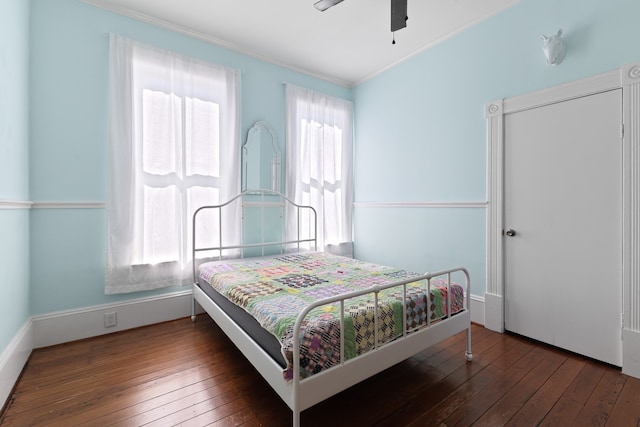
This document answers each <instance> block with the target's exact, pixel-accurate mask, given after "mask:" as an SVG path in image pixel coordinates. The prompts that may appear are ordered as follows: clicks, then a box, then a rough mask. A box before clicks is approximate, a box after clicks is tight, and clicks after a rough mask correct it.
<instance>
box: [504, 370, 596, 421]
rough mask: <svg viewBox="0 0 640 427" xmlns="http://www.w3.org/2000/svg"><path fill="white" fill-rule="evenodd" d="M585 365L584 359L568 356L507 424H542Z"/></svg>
mask: <svg viewBox="0 0 640 427" xmlns="http://www.w3.org/2000/svg"><path fill="white" fill-rule="evenodd" d="M584 366H585V362H584V361H583V360H580V359H578V358H576V357H568V358H567V360H565V362H564V363H563V364H562V366H560V368H559V369H558V370H557V371H555V372H554V373H553V374H552V375H550V376H549V377H548V379H547V380H546V382H545V383H544V384H543V385H542V387H540V389H539V390H538V391H537V392H536V393H535V394H534V395H533V396H532V397H531V398H530V399H529V400H528V401H527V402H526V404H524V405H523V406H522V408H520V410H519V411H518V412H517V413H516V414H515V415H514V416H513V418H511V419H510V420H509V422H508V423H507V425H508V426H511V427H526V426H531V425H538V424H540V423H541V422H542V420H544V419H545V417H546V416H547V414H548V413H549V412H550V411H551V409H552V408H553V406H554V404H555V403H556V402H557V401H558V399H559V398H560V397H561V396H562V393H564V391H565V390H566V389H567V387H568V386H569V384H571V382H572V381H573V380H574V379H575V378H576V377H577V376H578V374H579V373H580V371H581V370H582V368H584Z"/></svg>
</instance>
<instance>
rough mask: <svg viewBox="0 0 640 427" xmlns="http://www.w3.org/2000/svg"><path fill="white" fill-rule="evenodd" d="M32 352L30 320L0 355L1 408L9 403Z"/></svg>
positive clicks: (31, 326) (31, 325)
mask: <svg viewBox="0 0 640 427" xmlns="http://www.w3.org/2000/svg"><path fill="white" fill-rule="evenodd" d="M32 350H33V324H32V322H31V319H29V320H27V322H26V323H25V324H24V326H22V328H20V331H18V333H17V334H16V336H15V337H14V338H13V339H12V340H11V342H10V343H9V345H8V346H7V347H6V348H5V349H4V351H3V352H2V353H1V354H0V408H2V407H4V406H5V404H6V403H7V402H9V399H10V398H11V392H12V390H13V387H14V384H15V383H16V382H17V381H18V378H20V374H21V373H22V369H23V368H24V366H25V365H26V363H27V360H29V356H30V355H31V351H32Z"/></svg>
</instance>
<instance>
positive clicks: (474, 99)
mask: <svg viewBox="0 0 640 427" xmlns="http://www.w3.org/2000/svg"><path fill="white" fill-rule="evenodd" d="M639 16H640V2H639V1H637V0H610V1H602V0H522V2H521V3H519V4H517V5H515V6H513V7H512V8H510V9H508V10H506V11H505V12H503V13H501V14H499V15H497V16H495V17H493V18H491V19H489V20H487V21H485V22H482V23H480V24H478V25H476V26H474V27H472V28H470V29H468V30H467V31H464V32H462V33H460V34H458V35H457V36H454V37H452V38H450V39H448V40H446V41H445V42H443V43H441V44H439V45H437V46H436V47H434V48H432V49H429V50H427V51H425V52H423V53H422V54H420V55H418V56H416V57H414V58H412V59H410V60H408V61H406V62H404V63H402V64H400V65H398V66H396V67H394V68H393V69H391V70H389V71H387V72H385V73H384V74H382V75H379V76H377V77H375V78H373V79H371V80H369V81H366V82H364V83H362V84H360V85H358V86H357V87H356V88H355V90H354V102H355V105H356V110H355V111H356V115H355V118H356V136H357V138H356V149H355V150H356V154H355V192H356V200H357V201H358V202H372V201H393V202H441V201H448V202H476V201H484V200H486V197H487V196H486V173H487V171H486V128H485V116H484V105H485V104H486V103H487V102H490V101H493V100H496V99H500V98H508V97H512V96H515V95H520V94H524V93H528V92H531V91H535V90H539V89H543V88H547V87H551V86H555V85H558V84H561V83H565V82H569V81H572V80H576V79H580V78H584V77H588V76H592V75H596V74H599V73H602V72H606V71H609V70H612V69H615V68H618V67H620V66H621V65H624V64H627V63H631V62H634V61H638V60H640V49H639V48H638V47H637V39H638V37H637V28H638V24H637V20H638V17H639ZM411 22H414V21H410V22H409V25H411ZM558 28H562V29H563V30H564V34H565V39H566V43H567V49H568V52H567V56H566V58H565V60H564V62H563V63H562V64H561V65H559V66H556V67H549V66H547V65H546V64H545V62H544V58H543V54H542V50H541V47H542V42H541V40H540V35H541V34H547V35H549V34H553V33H555V32H556V31H557V30H558ZM409 210H410V212H409V211H407V208H388V207H384V208H372V207H357V208H356V209H355V212H356V213H355V231H354V233H355V252H356V255H357V256H358V257H360V258H364V259H368V260H371V261H377V262H384V263H390V262H392V261H394V262H396V264H399V265H401V266H403V267H405V268H408V269H412V270H430V271H432V270H434V269H438V268H442V267H443V266H453V265H466V266H468V267H469V268H470V269H471V273H472V280H473V286H472V291H473V293H474V294H477V295H483V294H484V289H485V275H486V269H485V259H486V249H485V245H486V238H485V230H486V227H485V211H484V209H475V208H474V209H470V210H467V209H464V208H461V209H459V210H460V211H465V212H464V213H462V212H457V213H455V214H454V212H451V211H449V210H442V209H423V208H409ZM389 224H393V226H392V227H390V226H389ZM389 228H390V229H391V230H394V231H393V232H390V231H388V229H389ZM385 230H386V231H385ZM461 246H462V247H463V248H461ZM434 260H437V262H436V261H434Z"/></svg>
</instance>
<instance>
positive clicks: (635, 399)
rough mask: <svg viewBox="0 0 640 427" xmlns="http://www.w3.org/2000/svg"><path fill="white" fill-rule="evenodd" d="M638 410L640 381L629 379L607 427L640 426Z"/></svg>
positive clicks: (639, 404) (608, 420)
mask: <svg viewBox="0 0 640 427" xmlns="http://www.w3.org/2000/svg"><path fill="white" fill-rule="evenodd" d="M638 408H640V379H638V378H632V377H628V378H627V381H626V382H625V384H624V387H623V388H622V392H621V393H620V396H619V397H618V400H617V401H616V404H615V406H614V407H613V411H612V412H611V416H610V417H609V419H607V424H606V425H607V426H608V427H626V426H633V427H638V426H640V414H639V413H638Z"/></svg>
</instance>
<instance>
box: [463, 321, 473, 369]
mask: <svg viewBox="0 0 640 427" xmlns="http://www.w3.org/2000/svg"><path fill="white" fill-rule="evenodd" d="M464 355H465V357H466V358H467V362H471V360H472V359H473V354H472V353H471V327H469V328H467V351H466V352H465V354H464Z"/></svg>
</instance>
